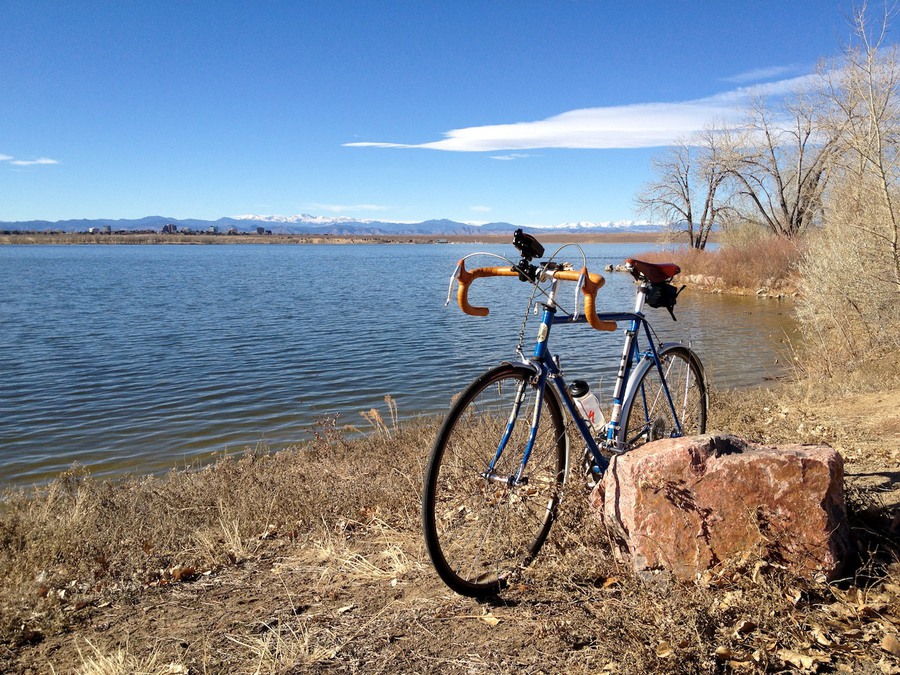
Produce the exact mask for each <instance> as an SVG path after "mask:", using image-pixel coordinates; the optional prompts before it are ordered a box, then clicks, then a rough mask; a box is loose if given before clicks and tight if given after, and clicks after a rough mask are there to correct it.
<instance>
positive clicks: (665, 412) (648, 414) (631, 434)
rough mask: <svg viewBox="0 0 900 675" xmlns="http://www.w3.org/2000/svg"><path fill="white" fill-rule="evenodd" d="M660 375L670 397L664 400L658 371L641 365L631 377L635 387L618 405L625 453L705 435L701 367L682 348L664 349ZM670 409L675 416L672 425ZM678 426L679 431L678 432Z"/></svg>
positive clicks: (647, 362) (695, 356) (704, 388)
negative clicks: (659, 442)
mask: <svg viewBox="0 0 900 675" xmlns="http://www.w3.org/2000/svg"><path fill="white" fill-rule="evenodd" d="M659 359H660V362H661V364H662V371H663V373H664V374H665V378H666V384H667V385H668V388H669V394H670V396H671V405H670V404H669V397H667V396H666V392H665V389H664V388H663V385H662V380H661V379H660V375H659V371H658V370H657V369H656V367H655V366H654V364H653V362H652V361H650V360H648V361H645V362H644V363H643V364H642V365H641V366H640V367H639V368H638V369H637V370H636V371H635V374H634V377H635V378H638V379H637V380H636V382H637V384H636V386H635V387H633V388H631V387H629V388H628V390H629V391H630V392H631V395H630V397H629V396H626V400H625V403H624V404H623V405H622V418H621V419H622V428H621V431H620V432H619V439H620V440H621V441H622V442H623V447H624V449H625V450H632V449H634V448H636V447H639V446H641V445H644V444H645V443H649V442H651V441H656V440H659V439H661V438H674V437H676V436H696V435H698V434H703V433H706V411H707V396H706V382H705V381H704V378H703V366H702V365H701V364H700V359H699V358H697V355H696V354H694V352H692V351H691V350H690V349H688V348H687V347H684V346H682V345H671V346H668V347H664V348H663V349H662V350H661V351H660V353H659ZM673 409H674V411H675V413H677V415H678V422H679V424H676V422H675V416H674V415H673ZM679 426H680V429H679Z"/></svg>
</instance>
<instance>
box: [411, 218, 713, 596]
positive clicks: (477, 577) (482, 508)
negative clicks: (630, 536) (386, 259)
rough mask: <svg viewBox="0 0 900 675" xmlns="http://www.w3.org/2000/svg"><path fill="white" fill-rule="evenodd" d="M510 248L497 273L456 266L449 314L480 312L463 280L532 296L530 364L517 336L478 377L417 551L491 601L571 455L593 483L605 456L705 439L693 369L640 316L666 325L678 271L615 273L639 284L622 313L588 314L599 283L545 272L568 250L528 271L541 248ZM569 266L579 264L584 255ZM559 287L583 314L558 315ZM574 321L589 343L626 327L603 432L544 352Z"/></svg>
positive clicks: (431, 497)
mask: <svg viewBox="0 0 900 675" xmlns="http://www.w3.org/2000/svg"><path fill="white" fill-rule="evenodd" d="M513 244H514V245H515V246H516V248H517V249H518V250H519V252H520V253H521V259H520V260H519V262H518V263H516V262H513V261H511V260H509V259H507V258H504V257H503V256H495V257H498V258H501V259H502V260H503V261H504V262H505V263H506V264H505V265H503V266H499V267H481V268H477V269H473V270H471V271H469V270H467V269H466V266H465V262H466V260H467V259H468V258H470V257H472V256H466V257H465V258H463V259H462V260H460V262H459V264H458V266H457V269H456V271H455V272H454V275H453V278H452V279H451V292H452V287H453V283H454V281H458V290H457V301H458V303H459V306H460V308H461V309H462V310H463V311H464V312H466V313H467V314H472V315H476V316H485V315H487V314H488V309H487V308H485V307H473V306H472V305H471V304H469V301H468V292H469V287H470V285H471V283H472V282H473V281H474V280H475V279H478V278H483V277H494V276H511V277H517V278H518V279H519V280H520V281H522V282H524V283H528V284H531V285H532V286H533V287H534V291H533V293H532V295H531V299H530V301H529V303H528V307H527V308H526V314H525V322H526V323H527V320H528V314H529V313H530V309H531V307H532V305H533V304H534V302H535V298H536V297H537V295H538V294H540V295H541V296H542V298H541V300H540V305H541V308H542V312H541V319H540V324H539V325H538V330H537V339H536V343H535V346H534V350H533V352H532V354H531V355H530V356H526V355H525V353H524V352H523V338H524V335H525V323H523V330H522V331H521V333H520V337H519V344H518V346H517V348H516V353H517V354H518V356H519V359H520V362H518V363H511V362H504V363H502V364H501V365H499V366H497V367H496V368H493V369H491V370H489V371H488V372H486V373H484V374H483V375H482V376H481V377H479V378H477V379H476V380H475V381H474V382H472V383H471V384H470V385H469V386H468V387H467V388H466V389H465V390H464V391H463V392H462V394H461V395H460V396H459V397H458V398H457V399H456V401H455V403H454V404H453V406H452V407H451V409H450V412H449V413H448V415H447V417H446V419H445V420H444V423H443V425H442V426H441V429H440V431H439V432H438V435H437V439H436V441H435V443H434V447H433V448H432V450H431V455H430V458H429V461H428V465H427V468H426V474H425V484H424V493H423V498H422V515H423V525H424V533H425V542H426V546H427V549H428V553H429V556H430V557H431V560H432V563H433V564H434V567H435V569H436V570H437V572H438V574H439V575H440V577H441V579H443V580H444V582H445V583H446V584H447V585H448V586H449V587H450V588H451V589H453V590H454V591H456V592H457V593H460V594H463V595H468V596H474V597H481V596H489V595H495V594H497V593H499V592H500V591H501V590H502V589H503V588H504V587H505V586H506V585H507V584H508V583H509V582H510V581H511V580H512V579H514V578H515V576H516V575H517V574H518V573H519V572H520V570H522V569H523V568H524V567H525V566H527V565H528V564H529V563H530V562H531V561H532V560H533V559H534V557H535V556H536V555H537V554H538V551H539V550H540V548H541V546H542V545H543V544H544V541H545V540H546V538H547V535H548V533H549V531H550V527H551V526H552V524H553V521H554V519H555V517H556V513H557V509H558V507H559V503H560V500H561V499H562V497H563V492H564V488H565V485H566V478H567V475H568V473H569V464H570V462H569V458H570V453H569V447H570V443H571V442H573V441H574V442H578V445H579V446H582V447H583V452H582V454H581V458H582V465H583V468H584V470H585V471H586V474H587V477H588V480H589V482H591V483H593V482H594V481H596V480H599V478H600V477H601V476H602V474H603V472H604V471H605V470H606V468H607V467H608V465H609V461H610V458H611V457H612V456H613V455H615V454H620V453H624V452H627V451H629V450H631V449H633V448H635V447H637V446H639V445H642V444H644V443H648V442H650V441H654V440H657V439H661V438H672V437H677V436H685V435H695V434H702V433H705V431H706V416H707V392H706V383H705V380H704V375H703V366H702V365H701V363H700V359H699V358H698V357H697V355H696V354H695V353H694V352H693V351H692V350H691V349H690V348H689V347H687V346H685V345H684V344H682V343H680V342H677V343H662V342H660V341H658V340H657V339H656V338H655V336H654V333H653V330H652V328H651V326H650V324H649V322H648V321H647V319H646V317H645V316H644V313H643V310H644V306H645V305H649V306H651V307H664V308H666V309H668V310H669V313H670V314H672V318H673V319H674V318H675V316H674V313H673V312H672V310H673V308H674V307H675V303H676V299H677V296H678V294H679V292H680V290H679V289H676V287H675V286H673V285H672V283H671V281H672V278H673V277H674V276H675V275H676V274H678V273H679V272H680V271H681V270H680V269H679V267H678V266H677V265H674V264H671V263H668V264H662V265H660V264H653V263H648V262H643V261H640V260H633V259H629V260H626V266H627V269H628V270H629V271H630V272H631V273H632V275H633V276H634V277H635V279H636V280H637V282H638V285H637V292H636V298H635V304H634V311H632V312H608V313H598V312H597V311H596V309H595V306H596V296H597V291H598V290H599V289H600V288H601V287H602V286H603V284H604V279H603V277H602V276H600V275H599V274H593V273H590V272H588V270H587V267H586V264H583V265H582V267H581V269H580V270H576V269H574V268H573V266H572V265H571V264H569V263H559V262H555V261H554V258H556V257H557V256H558V255H559V253H560V252H561V251H562V250H563V249H565V248H567V246H568V247H571V246H574V247H575V248H576V249H577V250H579V251H580V250H581V249H580V247H578V246H577V245H572V244H570V245H567V246H564V247H562V248H560V249H559V250H558V251H557V252H556V253H555V254H554V255H553V256H551V258H550V259H549V260H548V261H546V262H543V263H541V264H539V265H535V264H534V263H533V261H534V260H535V259H540V258H542V257H543V255H544V248H543V246H542V245H541V244H540V243H539V242H538V241H537V240H536V239H535V238H534V237H532V236H530V235H528V234H526V233H524V232H522V231H521V230H517V231H516V233H515V236H514V239H513ZM472 255H493V254H472ZM581 257H582V262H583V263H585V260H584V253H583V251H582V252H581ZM562 282H575V283H576V298H577V295H578V294H579V293H582V294H583V295H584V313H583V314H582V315H579V312H578V311H577V310H574V311H571V312H569V311H566V310H565V309H564V308H563V307H562V306H561V305H560V303H559V302H558V298H559V290H560V285H561V283H562ZM448 302H449V294H448ZM576 306H577V304H576ZM585 322H586V323H588V324H589V325H590V326H591V327H592V328H594V329H596V330H600V331H613V330H616V328H617V326H618V323H619V322H626V323H627V325H628V328H627V329H626V330H625V344H624V348H623V350H622V357H621V361H620V363H619V369H618V373H617V375H616V381H615V387H614V390H613V396H612V398H613V405H612V410H611V412H610V415H609V420H608V421H606V420H604V419H603V416H602V413H601V411H600V410H599V404H598V403H597V399H596V397H595V396H594V395H593V393H591V392H590V390H589V387H588V386H587V384H586V383H585V382H584V381H582V380H576V381H573V382H572V384H571V385H567V384H566V381H565V380H564V378H563V373H562V370H561V368H560V360H559V357H558V356H557V355H554V354H552V353H551V351H550V345H549V340H550V331H551V328H552V327H554V326H556V325H560V324H570V323H585ZM641 335H643V336H644V338H645V339H646V346H645V347H642V346H641V345H640V342H641ZM579 441H580V442H579Z"/></svg>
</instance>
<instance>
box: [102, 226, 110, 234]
mask: <svg viewBox="0 0 900 675" xmlns="http://www.w3.org/2000/svg"><path fill="white" fill-rule="evenodd" d="M100 234H112V225H104V226H103V227H101V228H100Z"/></svg>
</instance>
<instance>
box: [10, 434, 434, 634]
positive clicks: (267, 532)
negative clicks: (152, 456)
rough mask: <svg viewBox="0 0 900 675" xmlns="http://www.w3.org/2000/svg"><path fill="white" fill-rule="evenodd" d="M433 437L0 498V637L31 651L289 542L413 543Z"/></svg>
mask: <svg viewBox="0 0 900 675" xmlns="http://www.w3.org/2000/svg"><path fill="white" fill-rule="evenodd" d="M434 429H435V427H434V426H433V425H430V424H427V423H422V424H418V425H416V424H411V425H409V427H408V428H400V427H399V425H394V426H393V427H392V428H391V431H390V437H389V438H385V437H383V436H380V437H379V436H373V437H371V438H365V437H363V438H356V439H352V440H348V439H347V438H345V437H343V436H342V435H340V434H331V435H329V436H327V437H325V436H323V437H321V438H318V439H316V440H315V441H313V442H312V443H311V444H309V445H308V446H296V447H293V448H290V449H288V450H285V451H282V452H279V453H269V452H268V451H267V450H266V449H265V448H264V447H259V448H255V449H252V450H249V451H248V452H246V453H245V454H244V455H242V456H237V457H235V456H223V457H221V458H220V459H219V460H218V461H216V462H215V463H214V464H212V465H210V466H206V467H204V468H202V469H199V470H188V471H174V472H171V473H170V474H168V475H166V476H162V477H153V476H151V477H126V478H122V479H119V480H98V479H95V478H93V477H92V476H90V475H89V474H88V473H87V472H86V471H84V470H83V469H77V468H76V469H73V470H72V471H69V472H67V473H66V474H64V475H62V476H61V477H60V478H58V479H57V480H55V481H53V482H52V483H51V484H50V485H48V486H46V487H44V488H42V489H39V490H35V491H30V492H25V491H20V492H17V493H13V494H9V495H7V496H6V497H5V499H4V501H3V503H2V508H0V574H2V575H3V577H4V578H5V579H6V581H7V583H5V584H3V585H2V586H0V616H2V617H3V620H2V625H0V631H2V633H0V639H3V640H4V641H8V642H12V643H14V644H21V643H23V642H28V641H32V640H35V639H40V634H41V633H42V632H43V631H46V630H52V629H54V628H58V627H59V626H60V625H62V624H63V623H65V621H66V620H67V618H66V617H67V615H68V614H70V613H71V612H72V611H74V609H75V608H82V607H85V606H89V605H91V604H94V603H97V602H102V601H103V599H104V598H107V597H113V596H120V595H121V594H123V593H125V594H129V593H137V592H139V591H140V590H141V589H142V588H147V587H150V586H163V585H167V584H172V583H178V582H182V581H188V580H191V579H195V578H197V577H198V576H201V575H203V574H204V573H209V572H211V571H214V570H216V569H219V568H222V567H225V566H229V565H234V564H238V563H241V562H243V561H244V560H247V559H248V558H251V557H254V556H259V555H261V554H263V553H265V551H267V550H269V551H271V550H277V547H278V546H280V545H283V544H285V543H299V544H301V545H302V544H304V543H309V544H310V545H313V544H314V543H315V542H322V541H325V540H326V539H327V538H328V537H333V536H340V537H345V538H349V539H352V538H353V537H355V536H368V535H369V533H370V526H372V524H373V523H377V524H378V526H377V527H376V528H375V529H378V528H381V530H382V531H383V530H384V528H395V529H397V530H412V529H414V530H416V531H418V529H419V522H418V520H419V516H418V503H419V493H420V482H421V475H422V470H423V466H424V461H425V456H426V452H427V448H428V447H429V445H430V444H431V441H432V439H433V435H434ZM335 533H337V534H335ZM393 553H394V554H396V556H395V557H396V559H395V560H390V559H388V560H385V561H380V562H379V563H378V564H379V565H380V566H381V567H382V568H383V569H384V570H385V571H384V573H385V574H388V573H392V572H391V570H393V568H395V567H397V566H398V565H403V564H405V563H404V562H403V554H402V552H397V551H393ZM387 555H388V558H390V556H391V553H388V554H387Z"/></svg>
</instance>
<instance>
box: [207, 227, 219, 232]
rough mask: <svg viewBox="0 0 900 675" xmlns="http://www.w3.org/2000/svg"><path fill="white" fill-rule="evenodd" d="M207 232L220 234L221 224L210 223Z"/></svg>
mask: <svg viewBox="0 0 900 675" xmlns="http://www.w3.org/2000/svg"><path fill="white" fill-rule="evenodd" d="M206 233H207V234H219V226H218V225H210V226H209V227H208V228H207V230H206Z"/></svg>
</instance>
